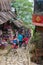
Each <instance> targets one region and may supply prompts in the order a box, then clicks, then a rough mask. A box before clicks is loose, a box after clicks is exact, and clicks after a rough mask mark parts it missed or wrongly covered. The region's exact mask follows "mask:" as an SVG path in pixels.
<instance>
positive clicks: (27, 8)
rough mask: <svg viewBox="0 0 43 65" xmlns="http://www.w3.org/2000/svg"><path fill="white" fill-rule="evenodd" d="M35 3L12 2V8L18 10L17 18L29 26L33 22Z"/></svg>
mask: <svg viewBox="0 0 43 65" xmlns="http://www.w3.org/2000/svg"><path fill="white" fill-rule="evenodd" d="M32 4H33V2H29V0H16V1H15V2H14V1H13V2H12V7H15V8H16V10H17V18H18V19H21V20H23V21H24V23H27V25H28V24H29V25H30V24H31V23H32V22H31V21H32V7H33V5H32Z"/></svg>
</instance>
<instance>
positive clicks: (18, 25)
mask: <svg viewBox="0 0 43 65" xmlns="http://www.w3.org/2000/svg"><path fill="white" fill-rule="evenodd" d="M13 23H14V24H15V25H16V26H17V27H19V28H20V27H22V26H23V21H21V20H15V21H13Z"/></svg>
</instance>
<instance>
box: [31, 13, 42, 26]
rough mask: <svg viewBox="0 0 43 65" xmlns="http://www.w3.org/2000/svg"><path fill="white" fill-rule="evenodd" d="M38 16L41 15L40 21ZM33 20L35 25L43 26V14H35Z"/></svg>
mask: <svg viewBox="0 0 43 65" xmlns="http://www.w3.org/2000/svg"><path fill="white" fill-rule="evenodd" d="M37 17H39V19H40V20H39V21H37ZM32 22H33V24H34V25H37V26H43V15H36V14H33V16H32Z"/></svg>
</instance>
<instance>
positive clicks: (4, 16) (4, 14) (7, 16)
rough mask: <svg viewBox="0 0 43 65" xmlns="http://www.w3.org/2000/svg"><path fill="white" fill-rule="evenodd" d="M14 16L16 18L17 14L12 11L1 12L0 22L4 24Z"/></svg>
mask: <svg viewBox="0 0 43 65" xmlns="http://www.w3.org/2000/svg"><path fill="white" fill-rule="evenodd" d="M13 18H15V14H14V13H13V12H11V11H8V12H0V24H3V23H5V22H7V21H8V20H10V19H13Z"/></svg>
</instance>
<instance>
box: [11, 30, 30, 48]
mask: <svg viewBox="0 0 43 65" xmlns="http://www.w3.org/2000/svg"><path fill="white" fill-rule="evenodd" d="M30 36H31V33H30V30H24V29H23V30H22V29H20V30H19V31H18V30H16V31H15V35H14V36H13V39H12V40H11V44H12V48H18V47H20V48H21V47H22V46H24V47H25V48H26V46H27V44H28V41H29V38H30Z"/></svg>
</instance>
